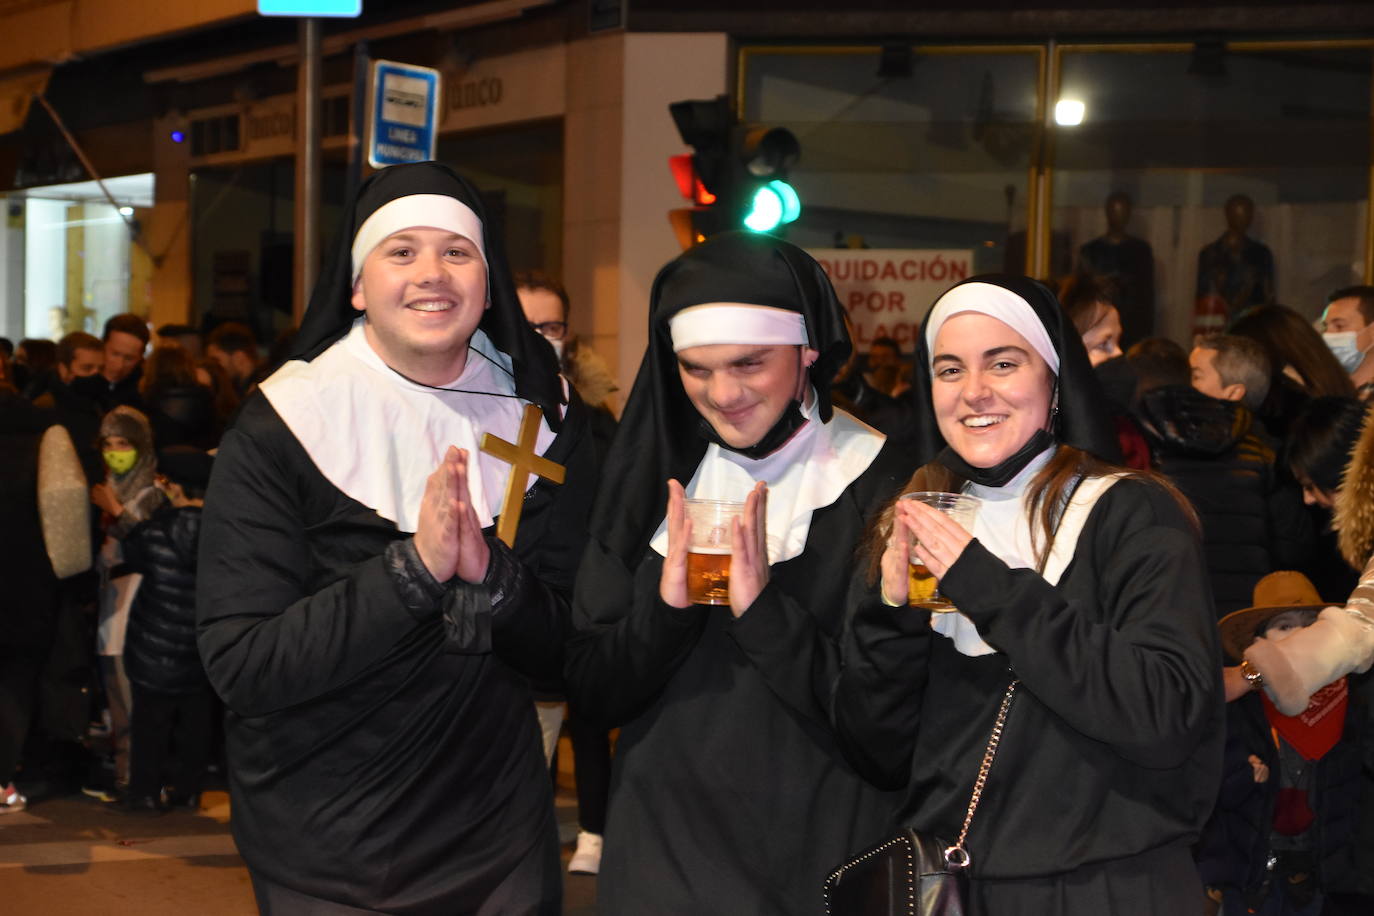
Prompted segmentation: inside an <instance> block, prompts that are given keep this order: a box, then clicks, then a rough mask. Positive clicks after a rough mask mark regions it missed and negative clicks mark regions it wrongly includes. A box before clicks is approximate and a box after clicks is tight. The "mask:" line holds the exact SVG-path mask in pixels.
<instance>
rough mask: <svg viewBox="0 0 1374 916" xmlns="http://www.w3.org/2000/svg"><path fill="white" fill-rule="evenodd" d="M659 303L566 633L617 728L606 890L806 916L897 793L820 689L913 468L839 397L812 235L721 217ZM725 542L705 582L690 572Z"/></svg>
mask: <svg viewBox="0 0 1374 916" xmlns="http://www.w3.org/2000/svg"><path fill="white" fill-rule="evenodd" d="M649 321H650V327H649V346H648V351H647V353H646V354H645V357H644V361H643V363H642V365H641V366H640V370H639V374H638V377H637V378H636V380H635V385H634V390H633V391H632V392H631V394H630V397H629V400H628V401H627V403H626V406H625V412H624V415H623V417H622V420H621V427H620V432H619V435H618V436H617V438H616V441H615V444H614V445H613V446H612V448H611V451H610V454H609V455H608V457H607V460H606V465H605V476H604V477H603V478H602V484H601V491H600V493H599V495H598V500H597V504H596V507H595V509H594V510H593V515H592V520H591V531H592V540H591V543H590V544H589V546H588V549H587V552H586V553H585V554H584V556H583V561H582V565H581V567H580V569H579V572H578V578H577V586H576V592H575V596H574V608H573V616H574V624H575V626H576V633H575V635H574V636H573V638H572V639H571V641H570V644H569V647H568V650H567V663H566V675H567V681H568V693H569V697H570V698H571V701H572V702H573V703H574V704H575V705H576V706H577V707H578V709H579V711H580V712H581V713H582V714H583V715H585V716H587V717H589V718H594V719H596V720H598V721H601V722H603V723H604V724H606V725H611V726H613V725H619V726H621V727H622V731H621V737H620V741H619V744H618V746H617V749H616V758H615V765H614V772H613V776H612V790H611V805H610V814H609V818H608V823H607V834H608V837H607V840H608V842H607V846H606V853H605V857H604V859H603V862H602V868H601V873H600V876H599V882H598V891H599V897H600V899H599V900H598V907H599V909H600V911H601V912H603V913H609V914H619V913H634V914H638V913H645V912H654V913H684V914H689V913H690V914H695V913H731V912H738V913H742V912H748V913H776V914H791V913H801V912H809V911H811V910H812V909H814V907H815V898H816V889H817V888H818V887H820V884H821V882H822V880H823V879H824V877H825V875H826V873H827V872H828V870H829V869H830V868H831V867H833V865H834V864H835V863H836V862H838V861H841V860H842V859H843V858H844V856H845V855H846V854H848V853H850V852H852V851H854V850H855V849H857V848H859V847H861V846H862V845H863V844H864V843H865V842H867V841H869V840H871V838H872V837H873V836H875V835H877V834H878V833H880V832H882V830H883V829H884V826H885V824H886V821H887V817H888V814H889V812H890V811H891V807H892V799H891V797H890V796H888V795H886V794H885V793H882V792H880V791H878V790H876V789H874V788H872V787H870V786H868V785H866V784H865V783H864V782H863V780H861V779H860V778H859V777H858V776H857V775H856V774H855V773H854V772H853V771H852V770H851V769H850V768H849V766H848V765H847V764H846V763H845V762H844V761H843V758H842V757H841V755H840V752H839V750H838V748H837V744H836V741H835V738H834V736H833V733H832V732H831V730H830V726H829V724H828V715H827V710H826V705H825V699H824V697H825V695H826V694H827V693H828V685H829V684H830V683H831V681H832V680H833V679H834V677H835V675H836V673H837V670H838V651H837V649H836V646H837V641H838V638H839V635H840V630H841V627H842V625H843V616H844V607H845V603H846V595H847V592H848V587H849V581H850V578H851V574H853V575H854V576H859V575H861V572H853V570H854V567H855V565H856V564H855V563H854V561H853V556H854V552H855V547H856V545H857V544H858V543H859V541H860V538H861V537H862V535H863V532H864V530H865V525H866V524H867V522H868V521H869V520H870V519H871V517H872V516H873V514H874V510H875V509H876V507H877V505H878V504H879V503H881V502H882V501H883V500H884V498H886V497H887V496H890V495H891V493H892V492H893V491H894V489H895V488H896V487H897V485H898V484H899V483H900V482H901V481H902V480H904V479H905V478H906V476H907V475H908V474H909V472H910V471H911V469H912V465H911V464H910V462H909V461H908V460H907V459H906V458H904V457H903V456H902V455H900V454H895V453H894V450H893V449H890V448H886V447H885V441H884V438H883V436H882V435H881V434H880V433H878V432H877V431H875V430H873V429H871V428H869V427H868V426H866V425H864V424H863V423H861V422H859V421H858V420H856V419H854V418H853V417H851V416H850V415H848V414H846V413H844V412H843V411H840V410H836V409H834V408H833V407H832V405H831V399H830V385H831V382H832V380H833V379H834V377H835V374H836V373H837V372H838V371H839V369H840V368H841V366H843V364H844V362H845V360H846V358H847V357H848V355H849V352H850V339H849V335H848V333H847V332H846V330H845V325H844V320H843V316H842V311H841V307H840V304H839V302H838V300H837V299H836V296H835V293H834V290H833V289H832V288H831V286H830V282H829V280H828V279H827V278H826V276H825V273H824V271H823V270H822V269H821V267H820V266H819V265H818V264H817V263H816V262H815V261H814V260H812V258H811V257H810V256H809V255H807V254H806V253H805V252H803V251H802V250H801V249H799V248H797V247H795V246H793V245H790V244H788V243H786V242H783V241H780V240H778V239H775V238H771V237H769V236H763V235H757V234H753V233H727V234H724V235H720V236H716V237H714V238H712V239H710V240H709V241H707V242H704V243H702V244H700V245H698V246H697V247H695V248H693V249H691V250H690V251H687V252H686V253H684V254H683V255H681V256H680V257H678V258H677V259H675V260H674V261H672V262H670V263H669V264H668V265H667V266H666V267H664V268H663V270H662V271H661V272H660V273H659V275H658V277H657V279H656V280H655V282H654V286H653V291H652V296H651V305H650V317H649ZM665 490H666V493H665ZM741 504H742V505H741ZM689 545H690V550H689ZM692 551H697V552H698V557H697V560H695V561H693V560H691V559H690V558H689V554H690V553H691V552H692ZM726 553H728V557H725V554H726ZM713 556H714V557H723V558H724V562H720V563H719V565H720V566H722V567H725V568H724V569H723V570H718V571H717V572H716V573H715V574H713V575H714V577H715V578H716V579H718V580H723V578H724V576H723V575H722V573H728V584H727V583H725V582H724V581H717V582H716V583H715V585H716V586H717V591H716V593H715V594H714V595H711V594H709V593H708V592H709V588H707V587H706V586H709V585H710V584H711V583H703V582H697V583H695V584H694V583H693V582H692V581H691V580H690V577H689V569H691V568H694V567H696V566H698V565H701V564H702V561H704V562H705V564H709V563H710V562H711V559H712V557H713ZM764 670H767V671H768V672H769V674H768V675H767V676H765V675H764V673H763V672H764ZM813 685H815V686H814V687H813Z"/></svg>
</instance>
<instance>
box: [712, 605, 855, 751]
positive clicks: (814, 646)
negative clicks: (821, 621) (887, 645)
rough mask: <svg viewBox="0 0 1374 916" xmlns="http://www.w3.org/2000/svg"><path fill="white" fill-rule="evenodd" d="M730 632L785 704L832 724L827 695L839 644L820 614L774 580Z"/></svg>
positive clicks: (835, 670) (729, 627)
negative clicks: (825, 629) (815, 614)
mask: <svg viewBox="0 0 1374 916" xmlns="http://www.w3.org/2000/svg"><path fill="white" fill-rule="evenodd" d="M726 632H727V633H728V634H729V636H730V638H731V639H733V640H734V642H735V645H737V646H739V648H740V650H741V651H742V652H743V653H744V655H745V657H746V658H748V659H749V661H750V663H751V664H753V666H754V667H755V668H757V669H758V671H759V673H760V674H761V675H762V676H763V679H764V680H765V681H766V682H767V683H768V687H769V689H770V690H772V691H773V693H774V694H775V695H776V696H777V697H778V699H779V700H781V701H782V702H783V703H784V704H785V705H787V706H789V707H791V708H792V709H793V710H794V711H796V712H798V713H800V714H801V715H802V716H804V717H805V718H807V719H810V720H811V721H813V722H815V723H816V724H819V725H821V726H823V727H825V728H827V729H828V728H829V727H830V714H829V709H828V707H829V694H830V687H831V685H832V684H833V683H834V682H835V678H836V677H837V676H838V675H839V670H840V649H839V646H838V645H836V644H835V641H834V640H832V639H831V638H830V637H829V636H828V635H827V634H826V633H825V632H823V631H822V629H821V628H820V626H818V625H817V623H816V618H815V617H813V616H812V615H811V613H810V612H809V611H807V610H806V608H804V607H802V605H801V603H800V602H798V601H797V600H796V599H795V598H793V597H792V596H791V595H788V594H786V593H785V592H783V590H782V589H781V588H779V587H778V584H777V582H776V581H770V582H769V583H768V584H767V585H765V586H764V588H763V591H761V592H759V596H758V597H757V598H756V599H754V603H753V604H751V605H749V609H748V610H747V611H745V612H744V613H743V614H742V615H740V616H739V617H737V618H735V619H734V620H733V621H731V622H730V623H729V624H728V625H727V629H726Z"/></svg>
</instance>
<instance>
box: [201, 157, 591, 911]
mask: <svg viewBox="0 0 1374 916" xmlns="http://www.w3.org/2000/svg"><path fill="white" fill-rule="evenodd" d="M484 223H485V219H484V215H483V208H482V203H481V199H480V198H479V196H478V194H477V192H476V190H475V189H474V188H473V187H472V186H471V185H470V184H468V183H467V182H466V181H465V180H463V179H461V178H460V177H458V176H457V175H456V174H454V173H453V172H452V171H450V170H449V169H448V168H446V167H444V166H442V165H440V164H438V163H433V162H427V163H419V164H415V165H404V166H396V167H394V168H389V169H385V170H383V171H380V172H378V173H376V174H375V175H373V176H371V177H370V178H369V179H368V180H367V181H366V182H364V183H363V185H362V186H361V188H360V189H359V193H358V195H357V198H356V199H355V201H354V204H353V205H352V206H351V207H350V208H349V210H348V211H347V213H346V215H345V218H344V225H343V227H342V229H341V231H340V233H339V238H338V240H337V247H336V250H335V254H334V258H333V261H332V263H331V264H330V266H329V267H328V268H327V269H326V270H325V272H324V274H323V275H322V276H321V279H320V281H319V284H318V285H317V286H316V289H315V292H314V295H313V296H312V297H311V301H310V307H309V310H308V312H307V314H306V317H305V321H304V323H303V325H302V327H301V331H300V334H299V336H298V338H297V352H296V354H295V358H294V359H293V360H291V361H290V362H288V363H286V364H285V365H284V366H283V367H282V368H281V369H280V370H279V371H278V372H276V373H275V374H274V375H273V376H271V377H270V378H269V379H267V380H266V381H265V382H264V383H263V385H262V388H261V393H260V394H258V395H256V396H254V397H253V398H251V399H250V400H249V401H248V402H247V403H246V404H245V406H244V408H243V411H242V413H241V415H240V417H239V420H238V422H237V424H236V425H235V426H234V428H233V429H231V430H230V431H229V432H228V433H227V434H226V435H225V437H224V441H223V444H222V446H221V448H220V451H219V455H218V457H217V459H216V461H215V470H214V475H213V477H212V479H211V482H210V487H209V492H208V494H207V496H206V505H205V521H204V529H203V532H202V537H201V551H200V561H199V570H200V584H199V603H198V610H199V645H200V651H201V656H202V658H203V660H204V662H205V667H206V671H207V672H208V674H209V676H210V680H211V682H212V683H213V685H214V687H215V689H216V691H217V692H218V693H219V695H220V696H221V697H222V698H223V700H224V703H225V706H226V708H227V716H226V721H227V725H226V731H227V744H228V755H229V779H230V789H231V792H232V796H233V805H234V817H233V829H234V836H235V839H236V841H237V843H238V847H239V850H240V852H241V853H242V855H243V858H244V859H245V860H246V861H247V863H248V867H249V870H250V872H251V874H252V876H253V881H254V889H255V891H256V893H257V896H258V902H259V906H260V907H261V908H262V909H263V911H264V912H269V913H270V912H287V913H297V912H310V913H329V914H332V913H354V912H387V913H425V914H427V913H445V914H449V913H483V914H486V913H516V912H518V913H558V912H559V906H560V894H561V884H560V878H561V875H560V873H559V862H558V841H557V832H556V825H555V821H554V813H553V807H552V799H551V794H550V783H549V777H548V771H547V769H546V768H545V765H544V757H543V752H542V749H541V746H540V737H539V730H538V726H537V724H536V721H535V715H534V704H533V701H532V699H531V694H530V687H529V683H530V680H531V679H533V680H536V681H539V680H542V681H549V680H550V679H553V680H556V678H557V677H558V674H559V671H560V668H561V662H562V656H561V648H562V639H563V635H564V634H563V629H564V627H563V621H564V619H565V616H566V613H567V595H568V594H569V593H570V590H571V587H572V578H573V572H574V570H575V567H576V563H577V558H578V557H579V556H580V554H581V551H582V547H583V544H584V541H585V530H586V521H585V520H586V518H587V515H588V513H589V511H590V508H591V506H590V500H591V491H592V488H593V485H594V480H595V467H594V460H593V458H592V450H591V447H592V443H591V439H590V436H589V435H588V432H587V426H586V423H585V408H583V407H582V405H581V403H580V401H579V400H578V399H577V397H576V395H575V394H572V393H571V392H567V391H565V388H564V387H563V385H562V383H561V380H560V379H559V376H558V374H557V366H556V363H555V360H554V355H553V351H552V349H550V348H549V346H548V344H547V343H545V342H544V341H542V340H541V339H540V338H539V337H538V336H537V335H536V334H535V333H534V332H533V331H532V330H530V329H529V328H528V326H527V325H526V323H525V319H524V315H523V313H522V311H521V309H520V303H519V301H518V300H517V299H516V296H515V291H514V289H513V287H512V285H511V280H510V274H509V270H508V268H507V265H506V262H505V259H504V254H503V252H502V250H501V246H500V244H499V240H498V239H495V238H493V237H491V236H489V235H488V236H485V237H484V233H483V228H484ZM424 228H429V229H438V230H442V231H444V232H447V233H453V234H454V235H455V236H461V237H462V238H463V239H466V240H470V242H472V243H474V245H475V250H476V252H477V253H478V254H479V256H480V257H481V258H482V260H483V262H484V264H485V267H486V284H487V289H486V299H487V301H486V303H485V308H484V309H483V310H482V311H481V312H480V315H481V317H480V324H478V323H477V320H476V318H475V316H474V318H473V322H474V324H476V328H475V330H473V331H471V334H470V337H469V339H468V340H467V341H466V345H467V347H468V350H467V354H466V359H465V362H464V364H463V368H462V371H461V374H460V375H459V377H457V378H454V379H452V380H451V381H449V382H448V383H446V384H441V385H426V384H421V383H419V382H417V381H414V380H412V379H411V378H409V377H407V376H406V375H403V374H402V373H401V372H400V371H398V370H397V369H395V368H393V367H392V366H391V365H389V364H388V363H387V362H386V361H385V360H384V359H383V356H382V354H381V352H379V351H378V350H377V349H376V348H374V346H373V345H372V343H371V341H370V338H369V337H368V334H367V323H368V322H369V321H373V320H380V319H381V317H382V316H381V315H380V314H378V315H375V316H373V317H371V318H370V317H368V315H367V314H366V311H360V310H359V309H358V308H355V303H354V302H350V299H351V297H354V298H355V301H356V295H357V293H356V291H357V290H361V289H363V288H364V287H363V286H362V285H361V281H359V280H358V279H357V278H358V277H359V272H360V270H362V269H363V264H364V262H366V263H367V264H368V265H369V266H370V265H371V263H372V262H371V261H367V260H366V259H367V257H368V255H369V253H370V252H372V251H373V249H374V248H375V247H376V246H377V245H378V244H379V243H382V242H384V241H386V240H388V239H389V238H390V237H391V236H393V235H394V234H395V233H399V232H401V231H402V230H407V229H424ZM412 234H413V233H412ZM449 237H452V236H449ZM452 250H453V249H452V247H450V249H449V250H446V251H445V252H444V257H448V256H449V255H450V254H451V253H452ZM426 282H428V281H426ZM440 288H442V287H440ZM479 289H480V286H479ZM435 295H436V296H437V295H441V294H440V293H435ZM453 295H456V294H453ZM364 298H365V296H364ZM364 304H366V305H367V307H368V308H373V305H374V304H372V303H364ZM466 304H467V305H471V304H472V303H466ZM422 305H423V303H422ZM406 307H407V308H409V306H406ZM460 307H461V306H460ZM422 310H423V309H422ZM428 310H433V309H428ZM396 314H404V313H401V312H399V310H398V311H397V312H396V313H393V315H392V316H391V317H390V320H391V321H393V322H394V321H397V320H398V319H397V318H396V317H395V315H396ZM401 320H410V319H401ZM417 320H426V321H427V320H428V319H427V318H426V319H417ZM440 320H444V319H440ZM432 326H433V325H425V327H432ZM456 346H457V347H460V348H461V346H463V342H462V341H461V340H459V341H458V343H457V344H456ZM458 352H461V350H459V351H458ZM526 404H534V405H537V407H538V408H539V411H540V413H541V415H542V423H541V427H540V429H539V433H538V437H537V439H538V442H537V450H538V451H539V452H540V453H542V454H543V455H544V457H546V458H549V459H551V460H553V461H555V462H557V463H559V464H562V465H565V466H566V468H567V472H566V482H565V483H564V484H563V485H561V486H557V485H554V484H551V483H549V482H548V481H545V480H542V479H537V480H531V481H530V482H527V485H526V489H525V493H524V499H523V512H522V515H521V524H520V527H519V531H518V535H517V538H516V540H515V545H514V548H513V549H509V548H507V547H505V545H504V544H502V543H501V542H500V541H498V540H497V539H496V538H494V537H492V536H491V528H490V526H491V525H492V523H493V521H494V520H495V519H497V518H499V516H500V514H501V513H502V511H503V509H504V507H503V505H502V500H503V494H504V490H505V486H506V482H507V478H508V476H509V473H510V466H509V465H507V464H505V463H504V462H501V461H497V460H496V459H494V458H492V457H491V456H489V455H485V454H482V453H481V452H480V451H479V448H478V447H479V443H480V439H481V436H482V434H483V433H487V432H489V433H492V434H494V435H496V436H499V437H500V438H502V439H504V440H506V441H508V442H516V441H518V438H519V427H520V423H521V415H522V411H523V409H524V405H526ZM450 445H456V446H458V447H459V448H465V449H467V450H468V452H469V455H470V459H469V463H468V476H469V497H470V500H471V505H472V507H473V510H474V512H475V514H476V516H477V518H478V522H479V524H480V525H481V526H482V527H483V529H484V531H483V533H484V535H485V537H484V540H485V543H486V545H487V548H488V549H489V550H490V562H489V565H488V568H487V572H486V577H485V578H484V579H483V581H482V582H481V583H476V584H469V583H466V582H463V581H461V580H460V579H459V578H458V577H457V576H455V577H454V578H453V579H450V580H448V581H447V582H437V581H435V580H434V578H433V577H432V576H431V575H430V574H429V571H428V568H427V567H426V566H425V565H424V563H423V562H422V561H420V559H419V553H418V551H417V549H416V546H415V539H414V538H413V537H412V536H411V535H412V534H413V533H414V532H415V531H416V530H417V526H418V525H419V512H420V504H421V496H422V494H423V493H424V491H425V482H426V479H427V478H428V476H429V475H430V474H431V472H433V471H434V469H435V468H436V467H437V466H438V465H439V464H440V462H441V460H442V458H443V456H444V453H445V450H446V449H447V448H448V447H449V446H450Z"/></svg>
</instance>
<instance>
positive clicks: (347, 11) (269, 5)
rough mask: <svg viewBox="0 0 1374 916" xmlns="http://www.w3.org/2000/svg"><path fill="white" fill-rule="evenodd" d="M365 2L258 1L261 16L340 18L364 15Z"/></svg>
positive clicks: (322, 0) (315, 0)
mask: <svg viewBox="0 0 1374 916" xmlns="http://www.w3.org/2000/svg"><path fill="white" fill-rule="evenodd" d="M362 12H363V0H258V15H260V16H340V17H346V18H356V17H358V16H360V15H362Z"/></svg>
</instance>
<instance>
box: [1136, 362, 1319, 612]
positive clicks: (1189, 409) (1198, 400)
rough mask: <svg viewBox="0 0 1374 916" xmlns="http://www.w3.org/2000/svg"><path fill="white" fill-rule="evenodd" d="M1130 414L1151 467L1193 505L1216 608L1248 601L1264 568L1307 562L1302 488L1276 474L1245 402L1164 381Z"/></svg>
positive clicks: (1308, 534)
mask: <svg viewBox="0 0 1374 916" xmlns="http://www.w3.org/2000/svg"><path fill="white" fill-rule="evenodd" d="M1135 418H1136V421H1137V422H1138V423H1139V425H1140V428H1141V431H1142V432H1143V433H1144V434H1145V439H1146V441H1147V442H1148V443H1149V445H1150V449H1151V452H1152V453H1153V456H1154V464H1155V468H1156V469H1157V470H1158V471H1160V473H1162V474H1164V475H1165V476H1166V477H1168V478H1169V480H1170V481H1172V482H1173V484H1174V485H1175V486H1177V487H1178V488H1179V489H1180V490H1181V491H1183V494H1184V495H1185V496H1187V497H1188V500H1189V501H1190V502H1191V503H1192V504H1193V508H1194V509H1196V510H1197V514H1198V518H1199V520H1200V521H1201V522H1202V540H1203V549H1204V551H1205V554H1206V559H1207V574H1208V577H1209V579H1210V580H1211V585H1212V595H1213V597H1214V598H1215V600H1216V607H1217V614H1218V616H1222V615H1225V614H1228V613H1230V612H1231V611H1236V610H1240V609H1241V608H1244V607H1249V605H1250V599H1251V596H1252V595H1253V593H1254V587H1255V583H1256V582H1258V581H1259V579H1260V578H1261V577H1262V576H1264V575H1267V574H1268V573H1271V572H1273V571H1274V570H1276V569H1299V570H1305V569H1306V568H1307V567H1308V565H1309V562H1310V558H1311V550H1312V539H1313V529H1312V522H1311V518H1310V516H1309V515H1308V514H1307V513H1306V512H1305V511H1304V508H1303V504H1302V495H1301V493H1300V492H1299V491H1298V490H1297V488H1296V487H1294V486H1292V485H1290V484H1287V483H1285V482H1284V481H1283V480H1282V479H1281V477H1280V475H1279V473H1278V471H1277V469H1276V467H1275V454H1274V450H1273V449H1272V448H1270V447H1269V446H1268V445H1267V444H1266V443H1265V441H1264V440H1263V439H1261V438H1260V436H1259V435H1257V434H1256V432H1255V431H1254V429H1253V428H1252V418H1251V415H1250V412H1249V411H1248V410H1246V409H1245V407H1243V406H1241V405H1240V404H1237V403H1235V402H1232V401H1220V400H1217V399H1216V398H1210V397H1208V396H1206V395H1204V394H1202V393H1201V392H1199V391H1196V390H1195V389H1193V388H1190V387H1187V386H1182V385H1170V386H1166V387H1163V388H1156V389H1154V390H1152V391H1148V392H1146V393H1145V394H1144V395H1142V396H1141V398H1140V401H1139V402H1138V404H1137V406H1136V410H1135Z"/></svg>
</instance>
